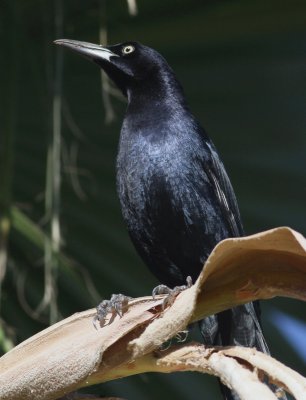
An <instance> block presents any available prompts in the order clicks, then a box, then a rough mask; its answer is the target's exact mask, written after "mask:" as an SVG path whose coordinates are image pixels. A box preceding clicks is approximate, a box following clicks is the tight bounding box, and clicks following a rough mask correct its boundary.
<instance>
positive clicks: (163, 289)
mask: <svg viewBox="0 0 306 400" xmlns="http://www.w3.org/2000/svg"><path fill="white" fill-rule="evenodd" d="M191 286H192V279H191V276H187V278H186V285H181V286H175V287H174V288H173V289H171V288H169V287H168V286H166V285H158V286H156V287H155V288H154V289H153V291H152V297H153V299H155V297H156V296H157V295H159V294H167V295H168V296H167V297H166V298H165V299H164V301H163V304H162V308H163V309H165V308H166V307H169V306H171V305H172V303H173V302H174V300H175V298H176V296H177V295H178V294H179V293H181V292H183V291H184V290H186V289H188V288H190V287H191Z"/></svg>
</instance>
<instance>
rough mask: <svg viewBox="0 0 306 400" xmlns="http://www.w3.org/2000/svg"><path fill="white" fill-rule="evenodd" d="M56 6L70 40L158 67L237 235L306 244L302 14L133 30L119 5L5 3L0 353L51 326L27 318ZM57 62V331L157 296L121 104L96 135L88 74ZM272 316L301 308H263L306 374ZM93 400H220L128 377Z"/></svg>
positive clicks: (160, 15) (208, 17) (171, 379)
mask: <svg viewBox="0 0 306 400" xmlns="http://www.w3.org/2000/svg"><path fill="white" fill-rule="evenodd" d="M59 3H60V4H61V6H62V17H63V25H62V30H63V37H64V38H71V39H78V40H84V41H91V42H98V41H99V29H100V28H101V24H105V23H106V26H107V32H108V38H109V42H110V43H117V42H123V41H127V40H138V41H141V42H143V43H145V44H147V45H149V46H152V47H154V48H156V49H157V50H158V51H160V52H161V53H162V54H163V55H164V56H165V57H166V58H167V60H168V61H169V63H170V65H171V66H173V68H174V70H175V71H176V73H177V75H178V77H179V79H180V80H181V82H182V84H183V86H184V88H185V91H186V95H187V98H188V100H189V103H190V105H191V108H192V110H193V111H194V112H195V114H196V115H197V117H198V118H199V120H200V121H201V122H202V124H203V126H204V127H205V128H206V130H207V131H208V133H209V135H210V136H211V137H212V139H213V140H214V142H215V144H216V145H217V148H218V149H219V152H220V154H221V155H222V157H223V159H224V162H225V165H226V167H227V170H228V172H229V174H230V176H231V179H232V182H233V185H234V188H235V190H236V194H237V197H238V200H239V204H240V208H241V213H242V217H243V220H244V225H245V228H246V231H247V233H254V232H258V231H262V230H265V229H269V228H272V227H276V226H282V225H288V226H290V227H292V228H294V229H296V230H298V231H300V232H301V233H304V234H305V231H306V220H305V204H306V168H305V156H306V151H305V150H306V135H305V128H306V3H305V1H298V0H291V1H289V0H286V1H284V2H279V1H276V0H257V1H255V0H254V1H251V0H247V1H245V0H231V1H229V0H227V1H226V0H223V1H221V0H219V1H217V0H216V1H208V0H207V1H196V0H190V1H186V0H184V1H183V0H166V1H165V0H156V1H154V2H148V1H144V0H139V1H138V2H137V5H138V10H139V13H138V15H137V16H136V17H132V16H131V15H129V13H128V8H127V4H126V3H125V2H124V1H108V2H107V1H106V0H100V1H98V0H88V1H86V2H84V1H81V0H73V1H72V0H67V1H65V2H64V1H61V0H54V1H47V2H46V1H40V0H27V1H23V0H6V1H5V0H2V1H1V4H0V34H1V64H0V68H1V71H0V72H1V77H0V79H1V93H0V96H1V109H0V113H1V114H0V116H1V119H0V121H1V127H0V156H1V159H0V221H1V224H0V227H1V228H0V252H1V251H2V252H3V251H4V252H5V249H6V246H7V244H6V235H7V234H8V233H9V232H8V227H9V226H8V225H7V224H6V225H5V224H3V220H5V221H7V217H8V216H9V217H10V220H11V230H10V234H9V243H8V247H7V250H8V263H7V270H6V274H5V277H4V280H3V282H2V289H1V292H0V293H1V321H2V325H1V326H2V328H1V329H0V345H1V347H2V351H4V350H7V348H8V347H9V343H10V340H14V341H15V343H17V342H19V341H21V340H24V339H25V338H27V337H29V336H30V335H32V334H34V333H35V332H37V331H39V330H41V329H43V328H44V327H45V326H47V324H48V321H49V319H50V315H49V308H48V307H46V308H45V309H44V310H43V311H41V312H39V310H37V307H38V305H39V304H40V302H41V300H42V298H43V296H44V284H45V283H44V282H45V270H44V252H45V246H46V243H50V218H51V217H52V216H51V215H49V214H48V213H47V212H46V207H45V193H46V174H47V172H46V165H47V148H48V144H49V143H50V141H51V139H52V130H53V122H52V113H53V106H52V105H53V100H54V97H53V96H54V87H55V84H56V81H55V65H56V57H58V54H59V53H56V51H57V52H59V51H61V49H55V46H54V45H53V44H52V42H53V40H55V39H59V38H58V37H56V19H57V17H58V15H57V13H58V10H57V6H58V4H59ZM104 27H105V26H104ZM63 60H64V64H63V69H62V70H61V71H60V72H61V79H62V97H61V100H62V121H61V122H62V159H61V161H62V185H61V192H60V193H59V195H60V202H61V205H60V224H61V232H62V246H61V252H60V254H54V255H53V256H54V260H55V259H56V262H57V265H58V267H57V268H58V269H57V271H53V278H54V283H55V286H56V291H55V295H56V296H57V306H58V311H59V316H60V317H65V316H68V315H70V314H71V313H74V312H76V311H80V310H83V309H86V308H89V307H93V306H94V305H96V304H97V302H98V301H99V299H100V298H102V297H103V298H107V297H109V296H110V295H111V294H112V293H119V292H121V293H125V294H129V295H131V296H140V295H146V294H149V293H150V292H151V289H152V287H154V286H155V285H156V283H157V282H156V280H155V279H154V277H152V276H151V274H150V273H149V272H148V271H147V269H146V268H145V266H144V265H143V263H142V262H141V260H140V259H139V258H138V256H137V255H136V253H135V251H134V249H133V247H132V245H131V243H130V241H129V238H128V235H127V232H126V230H125V226H124V224H123V222H122V219H121V215H120V208H119V203H118V199H117V196H116V188H115V159H116V148H117V143H118V135H119V132H120V124H121V121H122V116H123V114H124V109H125V102H124V101H122V100H120V99H117V98H115V97H113V96H112V98H111V101H112V105H113V107H114V110H115V113H116V120H115V121H114V122H113V123H112V124H109V125H106V124H105V122H104V119H105V110H104V108H103V103H102V96H101V83H100V74H99V70H98V68H97V67H95V66H93V65H91V64H90V63H88V62H87V61H83V60H82V59H80V58H78V57H75V56H74V55H72V54H70V53H68V52H65V53H64V55H63ZM56 79H58V77H57V78H56ZM266 303H267V304H266ZM272 305H273V306H274V307H278V308H280V309H282V310H283V311H284V312H286V313H288V314H290V315H292V316H294V317H296V318H299V319H300V320H302V321H305V322H306V318H305V306H304V305H303V304H302V303H300V302H297V301H293V300H288V299H275V300H273V301H269V302H265V303H263V307H262V308H263V314H264V327H265V332H266V337H267V341H268V343H269V344H270V347H271V350H272V353H273V354H274V355H275V356H276V358H278V359H279V360H281V361H283V362H285V363H286V364H287V365H289V366H291V367H293V368H294V369H296V370H299V371H301V372H303V370H304V371H305V365H304V363H303V360H302V359H301V358H300V357H299V355H298V354H296V353H295V352H294V351H293V349H292V348H291V347H290V346H289V344H288V343H287V342H286V340H285V339H284V338H282V337H281V336H280V334H279V333H278V331H277V329H276V328H275V327H274V326H272V324H271V323H270V322H269V313H270V312H271V306H272ZM178 377H179V379H178ZM191 385H192V386H191ZM191 388H192V390H191ZM96 391H97V392H98V393H103V394H105V395H108V394H109V395H118V396H120V395H121V396H123V397H126V398H129V399H134V400H135V399H136V400H137V399H143V398H145V399H155V398H161V399H162V398H175V399H194V398H197V397H199V396H200V395H203V393H205V394H206V397H205V398H207V399H214V398H216V397H217V396H218V388H217V385H216V383H215V381H214V380H213V378H210V377H203V376H199V375H197V374H193V373H190V374H189V373H188V374H181V375H177V374H174V375H169V376H163V375H157V374H150V375H146V376H141V377H132V378H128V379H123V380H121V381H120V382H119V381H118V382H114V383H108V384H105V385H103V386H102V387H99V388H97V389H96Z"/></svg>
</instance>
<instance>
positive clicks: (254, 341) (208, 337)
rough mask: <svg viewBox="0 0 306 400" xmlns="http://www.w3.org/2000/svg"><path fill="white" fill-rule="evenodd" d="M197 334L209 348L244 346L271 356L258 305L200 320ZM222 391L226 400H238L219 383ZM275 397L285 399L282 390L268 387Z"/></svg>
mask: <svg viewBox="0 0 306 400" xmlns="http://www.w3.org/2000/svg"><path fill="white" fill-rule="evenodd" d="M200 331H201V334H202V336H203V339H204V343H205V344H206V345H208V346H231V345H234V346H243V347H255V348H256V349H257V350H259V351H262V352H263V353H265V354H270V351H269V348H268V345H267V343H266V341H265V338H264V335H263V332H262V327H261V324H260V309H259V304H258V302H255V303H248V304H244V305H241V306H237V307H234V308H232V309H230V310H226V311H222V312H221V313H219V314H216V315H212V316H209V317H206V318H205V319H203V320H202V321H200ZM220 385H221V391H222V394H223V397H224V399H225V400H240V398H239V396H238V395H237V394H236V393H235V392H234V391H231V390H230V389H228V388H227V387H226V386H224V385H223V384H222V383H221V382H220ZM269 387H270V389H271V390H272V391H273V392H277V393H278V398H279V399H281V400H286V399H287V397H286V395H285V393H283V395H282V394H281V389H280V388H278V387H277V386H275V385H272V384H269Z"/></svg>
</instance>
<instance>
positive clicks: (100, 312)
mask: <svg viewBox="0 0 306 400" xmlns="http://www.w3.org/2000/svg"><path fill="white" fill-rule="evenodd" d="M131 298H132V297H129V296H125V295H124V294H121V293H119V294H113V295H112V297H111V298H110V300H103V301H101V303H100V304H99V305H98V306H97V314H96V315H95V317H94V319H93V324H94V327H95V328H96V329H97V322H98V323H99V324H100V325H101V324H103V323H104V320H105V318H106V316H107V314H109V313H112V314H113V316H115V315H119V317H120V318H121V317H122V315H123V314H124V312H125V311H126V310H127V307H128V303H129V300H131Z"/></svg>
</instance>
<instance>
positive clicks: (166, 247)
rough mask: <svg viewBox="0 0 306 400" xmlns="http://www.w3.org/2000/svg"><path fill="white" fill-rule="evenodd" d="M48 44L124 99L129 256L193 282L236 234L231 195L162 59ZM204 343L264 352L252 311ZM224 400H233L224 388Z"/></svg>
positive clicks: (245, 309)
mask: <svg viewBox="0 0 306 400" xmlns="http://www.w3.org/2000/svg"><path fill="white" fill-rule="evenodd" d="M56 43H57V44H60V45H63V46H66V47H68V48H70V49H71V50H74V51H76V52H77V53H79V54H81V55H83V56H85V57H86V58H88V59H89V60H91V61H93V62H95V63H96V64H98V65H99V66H100V67H101V68H103V70H104V71H105V72H106V73H107V74H108V76H109V77H110V78H111V79H112V80H113V81H114V83H115V84H116V85H117V86H118V88H119V89H120V90H121V91H122V93H123V94H124V95H125V96H126V97H127V99H128V105H127V110H126V114H125V117H124V120H123V125H122V129H121V136H120V143H119V152H118V157H117V189H118V194H119V198H120V203H121V209H122V214H123V218H124V220H125V223H126V224H127V228H128V232H129V234H130V237H131V239H132V241H133V243H134V245H135V248H136V250H137V251H138V253H139V254H140V256H141V257H142V259H143V261H144V262H145V263H146V264H147V266H148V267H149V268H150V270H151V271H152V272H153V274H154V275H155V276H156V277H157V279H158V280H159V281H160V282H161V283H163V284H166V285H168V286H169V287H174V286H176V285H183V284H184V283H185V282H186V278H187V276H191V277H192V280H193V281H195V280H196V278H197V277H198V275H199V273H200V271H201V269H202V266H203V264H204V262H205V260H206V259H207V258H208V256H209V254H210V252H211V251H212V249H213V248H214V247H215V245H216V244H217V243H218V242H220V241H221V240H223V239H225V238H228V237H236V236H242V235H244V231H243V227H242V223H241V218H240V214H239V210H238V205H237V201H236V197H235V194H234V191H233V188H232V185H231V183H230V180H229V178H228V175H227V173H226V171H225V168H224V165H223V163H222V161H221V159H220V157H219V155H218V153H217V151H216V148H215V146H214V145H213V143H212V141H211V140H210V138H209V137H208V136H207V134H206V132H205V131H204V129H203V128H202V127H201V126H200V125H199V123H198V122H197V120H196V119H195V117H194V116H193V115H192V113H191V112H190V110H189V107H188V105H187V103H186V100H185V96H184V93H183V90H182V87H181V85H180V83H179V82H178V80H177V79H176V77H175V74H174V72H173V70H172V69H171V67H170V66H169V65H168V63H167V62H166V60H165V59H164V58H163V57H162V56H161V55H160V54H159V53H158V52H157V51H155V50H153V49H151V48H149V47H146V46H144V45H142V44H140V43H137V42H127V43H123V44H117V45H114V46H100V45H95V44H91V43H86V42H78V41H74V40H66V39H63V40H57V41H56ZM200 329H201V333H202V335H203V338H204V342H205V344H207V345H216V344H218V345H221V344H222V345H231V344H235V345H241V346H248V347H254V346H255V347H256V348H257V349H259V350H261V351H263V352H265V353H269V350H268V347H267V345H266V342H265V339H264V336H263V333H262V330H261V326H260V323H259V307H258V304H257V303H255V304H254V303H249V304H245V305H242V306H239V307H235V308H233V309H231V310H227V311H224V312H221V313H219V314H217V315H213V316H211V317H208V318H205V319H204V320H203V321H201V323H200ZM223 394H224V396H225V398H227V399H237V398H238V397H237V395H235V394H234V393H231V392H230V391H229V389H227V388H223Z"/></svg>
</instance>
